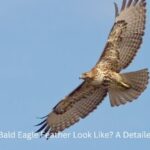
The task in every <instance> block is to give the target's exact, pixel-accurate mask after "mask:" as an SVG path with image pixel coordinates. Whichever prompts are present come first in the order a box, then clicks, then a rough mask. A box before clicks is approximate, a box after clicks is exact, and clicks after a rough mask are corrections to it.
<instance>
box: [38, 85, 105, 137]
mask: <svg viewBox="0 0 150 150" xmlns="http://www.w3.org/2000/svg"><path fill="white" fill-rule="evenodd" d="M106 94H107V90H106V89H105V88H104V87H103V86H102V87H98V88H95V87H93V86H88V85H87V84H86V82H83V83H82V84H81V85H80V86H79V87H78V88H76V89H75V90H74V91H73V92H72V93H71V94H69V95H68V96H67V97H65V98H64V99H63V100H61V101H60V102H59V103H58V104H57V105H56V106H55V107H54V108H53V111H52V112H51V113H49V115H48V116H47V117H46V119H45V120H44V121H42V122H41V123H40V124H38V125H41V128H40V129H39V130H38V131H37V132H42V134H43V135H45V134H46V136H47V137H49V136H50V135H51V134H55V133H58V132H59V131H63V130H64V129H65V128H68V127H70V126H71V125H73V124H75V123H76V122H78V121H79V119H80V118H84V117H86V116H87V115H88V114H89V113H90V112H92V111H93V110H94V109H96V107H97V105H98V104H99V103H100V102H102V100H103V98H104V97H105V96H106Z"/></svg>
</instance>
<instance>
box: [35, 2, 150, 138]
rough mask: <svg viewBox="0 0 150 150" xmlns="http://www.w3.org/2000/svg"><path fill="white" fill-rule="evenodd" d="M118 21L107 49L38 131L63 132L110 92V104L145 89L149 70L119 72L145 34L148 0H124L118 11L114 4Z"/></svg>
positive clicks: (114, 103)
mask: <svg viewBox="0 0 150 150" xmlns="http://www.w3.org/2000/svg"><path fill="white" fill-rule="evenodd" d="M115 17H116V18H115V22H114V25H113V27H112V29H111V32H110V34H109V36H108V40H107V43H106V46H105V48H104V51H103V53H102V55H101V57H100V59H99V60H98V62H97V63H96V65H95V66H94V67H93V68H92V69H91V70H90V71H89V72H85V73H83V74H82V76H81V78H82V79H83V80H84V81H83V82H82V84H81V85H79V86H78V87H77V88H76V89H75V90H74V91H73V92H71V93H70V94H69V95H68V96H66V97H65V98H64V99H62V100H61V101H60V102H59V103H58V104H57V105H56V106H55V107H54V108H53V110H52V112H50V113H49V114H48V115H47V116H46V118H45V120H44V121H42V122H41V123H40V124H38V125H41V128H40V129H39V130H37V132H42V134H43V135H45V134H47V137H49V136H51V135H52V134H55V133H58V132H60V131H63V130H64V129H65V128H68V127H70V126H71V125H73V124H75V123H76V122H78V121H79V120H80V118H84V117H86V116H87V115H88V114H89V113H90V112H92V111H93V110H94V109H96V107H97V106H98V105H99V104H100V103H101V102H102V100H103V99H104V97H105V96H106V95H107V93H108V94H109V98H110V103H111V106H119V105H121V104H125V103H127V102H131V101H133V100H135V99H136V98H138V96H139V95H140V94H141V93H142V92H143V91H144V90H145V88H146V86H147V84H148V69H142V70H139V71H136V72H129V73H120V71H121V70H122V69H124V68H126V67H127V66H128V65H129V64H130V63H131V62H132V60H133V58H134V56H135V55H136V53H137V51H138V49H139V48H140V45H141V43H142V37H143V35H144V29H145V21H146V0H128V1H127V0H123V2H122V7H121V10H120V11H119V9H118V6H117V4H116V3H115Z"/></svg>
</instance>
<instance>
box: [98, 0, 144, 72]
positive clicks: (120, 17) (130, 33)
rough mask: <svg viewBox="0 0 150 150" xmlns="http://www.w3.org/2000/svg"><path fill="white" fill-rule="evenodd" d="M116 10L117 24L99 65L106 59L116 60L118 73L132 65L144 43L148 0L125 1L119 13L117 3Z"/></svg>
mask: <svg viewBox="0 0 150 150" xmlns="http://www.w3.org/2000/svg"><path fill="white" fill-rule="evenodd" d="M115 10H116V18H115V23H114V25H113V28H112V30H111V32H110V34H109V37H108V41H107V43H106V47H105V49H104V52H103V54H102V56H101V57H100V59H99V61H98V63H99V62H100V61H101V59H102V58H104V57H106V58H108V57H112V58H115V59H116V60H118V62H117V67H118V68H116V71H120V70H121V69H124V68H126V67H127V66H128V65H129V64H130V63H131V61H132V60H133V58H134V56H135V55H136V53H137V50H138V49H139V48H140V45H141V43H142V37H143V35H144V29H145V21H146V0H128V1H127V0H123V3H122V8H121V10H120V11H119V9H118V6H117V4H116V3H115ZM115 51H116V52H115ZM112 63H113V62H112Z"/></svg>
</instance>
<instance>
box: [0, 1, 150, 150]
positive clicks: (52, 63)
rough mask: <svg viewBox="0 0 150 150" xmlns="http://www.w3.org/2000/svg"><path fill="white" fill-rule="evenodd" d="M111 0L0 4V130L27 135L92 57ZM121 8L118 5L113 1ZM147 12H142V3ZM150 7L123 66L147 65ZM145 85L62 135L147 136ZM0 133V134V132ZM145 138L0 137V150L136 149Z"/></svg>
mask: <svg viewBox="0 0 150 150" xmlns="http://www.w3.org/2000/svg"><path fill="white" fill-rule="evenodd" d="M113 2H114V0H103V1H102V0H72V1H71V0H3V1H2V0H0V120H1V121H0V132H1V133H6V132H13V131H15V133H18V132H19V131H21V132H23V133H28V132H29V133H30V132H32V131H35V130H37V128H36V127H34V125H35V124H37V123H39V122H40V120H39V119H37V117H41V116H44V115H46V114H47V113H48V112H49V111H51V109H52V108H53V106H54V105H55V104H56V103H57V102H58V101H59V100H60V99H61V98H63V97H64V96H65V95H66V94H67V93H69V92H70V91H72V90H73V89H74V88H75V87H76V86H77V85H78V84H79V83H80V82H81V81H80V80H79V79H78V77H79V76H80V74H81V73H82V72H85V71H88V70H89V69H90V68H91V67H93V66H94V65H95V63H96V61H97V59H98V58H99V56H100V54H101V52H102V50H103V47H104V44H105V42H106V39H107V36H108V33H109V31H110V28H111V26H112V24H113V21H114V6H113ZM117 2H118V3H119V4H121V2H122V0H117ZM147 8H150V3H149V4H148V6H147ZM149 12H150V9H149V10H148V13H147V15H148V19H147V20H148V21H149V22H148V21H147V25H146V26H147V27H146V34H145V36H144V43H143V44H142V47H141V49H140V51H139V53H138V55H137V57H136V58H135V60H134V61H133V63H132V64H131V65H130V66H129V67H128V68H127V69H126V70H124V72H127V71H135V70H139V69H142V68H145V67H148V68H150V61H149V59H150V49H149V39H150V17H149ZM149 88H150V87H148V89H147V90H146V91H145V92H144V93H143V94H142V95H141V96H140V97H139V98H138V100H136V101H134V102H133V103H128V104H127V105H124V106H120V107H115V108H111V107H110V103H109V99H108V97H107V98H105V101H103V103H102V104H101V105H100V106H99V107H98V109H97V110H96V111H94V112H93V113H92V114H90V115H89V116H88V117H87V118H86V119H84V120H81V121H80V122H79V123H78V124H76V125H74V126H72V127H71V128H69V129H67V130H65V132H70V133H72V132H74V131H75V132H76V133H79V132H81V133H86V132H88V131H89V132H90V133H92V132H94V131H95V132H98V131H102V132H109V133H110V132H112V133H113V134H115V133H116V132H117V131H119V132H120V133H122V132H124V131H128V132H142V131H146V132H150V119H149V114H150V94H149V93H150V90H149ZM0 136H1V135H0ZM149 147H150V139H135V138H134V139H116V138H115V137H114V136H113V137H112V138H110V139H104V138H101V139H94V138H91V139H90V138H88V139H74V138H69V139H50V140H49V141H47V140H45V138H42V139H37V138H34V139H32V140H30V141H29V140H26V139H18V138H17V137H16V138H12V139H8V138H6V139H4V138H1V139H0V148H1V149H4V150H16V149H21V150H27V149H29V150H30V149H36V150H41V149H44V150H49V149H54V150H58V149H60V148H62V149H65V150H70V149H72V150H77V149H81V148H83V149H87V150H90V149H122V150H126V149H127V148H128V149H137V150H141V149H144V150H147V149H149Z"/></svg>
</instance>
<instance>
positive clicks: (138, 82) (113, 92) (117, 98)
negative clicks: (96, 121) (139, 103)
mask: <svg viewBox="0 0 150 150" xmlns="http://www.w3.org/2000/svg"><path fill="white" fill-rule="evenodd" d="M120 75H121V77H122V78H123V80H124V81H126V82H127V83H126V84H127V85H129V88H124V87H122V88H120V87H118V86H114V85H113V86H112V87H110V88H109V97H110V103H111V106H119V105H121V104H125V103H127V102H132V101H133V100H135V99H137V98H138V97H139V96H140V95H141V93H142V92H143V91H144V90H145V89H146V87H147V84H148V79H149V76H148V75H149V73H148V69H143V70H139V71H136V72H130V73H124V74H120Z"/></svg>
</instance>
